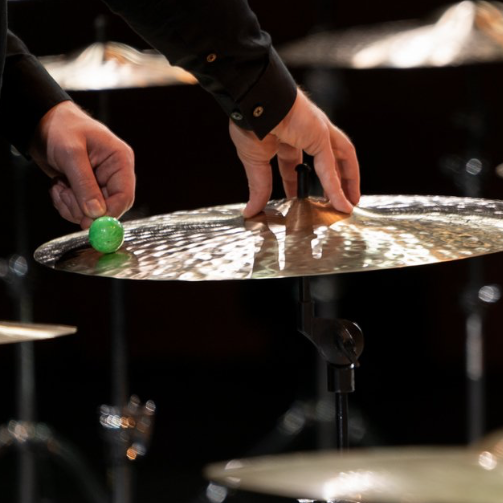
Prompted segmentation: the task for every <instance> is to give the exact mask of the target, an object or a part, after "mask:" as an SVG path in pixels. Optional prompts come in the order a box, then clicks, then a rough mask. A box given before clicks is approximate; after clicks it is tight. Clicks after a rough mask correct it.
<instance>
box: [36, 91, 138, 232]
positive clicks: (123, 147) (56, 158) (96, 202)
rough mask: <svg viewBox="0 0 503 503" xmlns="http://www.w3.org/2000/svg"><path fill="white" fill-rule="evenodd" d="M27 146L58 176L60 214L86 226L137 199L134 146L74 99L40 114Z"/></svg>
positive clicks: (56, 199) (55, 189)
mask: <svg viewBox="0 0 503 503" xmlns="http://www.w3.org/2000/svg"><path fill="white" fill-rule="evenodd" d="M29 152H30V155H31V156H32V157H33V159H34V160H35V162H36V163H37V164H38V165H39V166H40V168H42V170H43V171H44V172H45V173H46V174H47V175H49V176H50V177H51V178H54V184H53V186H52V188H51V191H50V194H51V198H52V201H53V203H54V206H55V207H56V209H57V210H58V211H59V213H60V215H61V216H62V217H63V218H65V219H66V220H69V221H70V222H74V223H77V224H80V226H81V227H82V228H83V229H86V228H88V227H89V226H90V225H91V223H92V221H93V219H95V218H98V217H101V216H103V215H110V216H113V217H116V218H118V217H120V216H121V215H122V214H123V213H124V212H126V211H127V210H128V209H129V208H131V206H132V205H133V201H134V190H135V175H134V154H133V151H132V149H131V148H130V147H129V146H128V145H127V144H126V143H124V142H123V141H122V140H120V139H119V138H117V136H115V135H114V134H113V133H112V132H111V131H110V130H109V129H108V128H107V127H105V126H104V125H103V124H101V123H100V122H98V121H96V120H94V119H92V118H91V117H89V115H87V114H86V113H85V112H84V111H82V110H81V109H80V108H79V107H78V106H77V105H75V104H74V103H73V102H71V101H64V102H62V103H59V104H58V105H56V106H54V107H53V108H51V109H50V110H49V111H48V112H47V113H46V114H45V115H44V116H43V117H42V119H41V120H40V123H39V125H38V127H37V131H36V133H35V137H34V139H33V141H32V143H31V145H30V149H29Z"/></svg>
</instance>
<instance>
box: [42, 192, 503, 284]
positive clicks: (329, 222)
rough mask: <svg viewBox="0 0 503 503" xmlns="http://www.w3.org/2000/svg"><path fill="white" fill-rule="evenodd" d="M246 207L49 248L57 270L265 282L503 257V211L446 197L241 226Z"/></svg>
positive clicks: (371, 201) (177, 216) (308, 212)
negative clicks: (107, 240) (97, 242)
mask: <svg viewBox="0 0 503 503" xmlns="http://www.w3.org/2000/svg"><path fill="white" fill-rule="evenodd" d="M243 208H244V204H235V205H226V206H215V207H211V208H201V209H199V210H193V211H184V212H176V213H172V214H167V215H160V216H155V217H149V218H145V219H139V220H131V221H128V222H125V223H124V231H125V238H124V244H123V246H122V247H121V248H120V249H119V250H118V251H117V252H116V253H113V254H110V255H101V254H100V253H98V252H96V251H95V250H93V249H92V248H91V247H90V246H89V243H88V240H87V232H86V231H81V232H78V233H75V234H70V235H68V236H64V237H61V238H58V239H55V240H53V241H50V242H48V243H46V244H44V245H42V246H41V247H39V248H38V249H37V250H36V252H35V259H36V260H37V261H38V262H40V263H41V264H44V265H46V266H49V267H52V268H54V269H58V270H63V271H69V272H75V273H80V274H87V275H94V276H107V277H114V278H123V279H143V280H185V281H204V280H230V279H265V278H283V277H296V276H312V275H322V274H334V273H347V272H360V271H370V270H378V269H390V268H398V267H408V266H416V265H422V264H432V263H437V262H445V261H451V260H458V259H463V258H469V257H475V256H478V255H485V254H488V253H495V252H499V251H502V250H503V202H501V201H495V200H486V199H473V198H458V197H448V196H402V195H393V196H364V197H362V199H361V201H360V203H359V205H358V206H357V207H356V208H355V210H354V211H353V213H352V214H351V215H348V214H343V213H339V212H337V211H335V210H334V209H333V208H332V207H331V206H330V205H329V204H328V203H327V202H326V201H325V200H324V199H322V198H316V197H310V198H307V199H295V198H294V199H282V200H276V201H271V202H269V203H268V205H267V207H266V208H265V210H264V212H262V213H260V214H259V215H257V216H255V217H253V218H250V219H243V217H242V216H241V211H242V209H243Z"/></svg>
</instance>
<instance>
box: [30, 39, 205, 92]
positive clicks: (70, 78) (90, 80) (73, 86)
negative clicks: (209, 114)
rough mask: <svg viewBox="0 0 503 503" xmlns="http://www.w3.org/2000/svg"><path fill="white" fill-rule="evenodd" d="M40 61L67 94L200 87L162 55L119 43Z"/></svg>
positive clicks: (44, 58)
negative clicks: (186, 86) (174, 86)
mask: <svg viewBox="0 0 503 503" xmlns="http://www.w3.org/2000/svg"><path fill="white" fill-rule="evenodd" d="M40 61H41V62H42V64H43V65H44V66H45V69H46V70H47V71H48V72H49V73H50V74H51V76H52V77H53V78H54V80H56V82H57V83H58V84H59V85H60V86H61V87H62V88H63V89H66V90H67V91H91V90H104V89H122V88H136V87H150V86H167V85H174V84H195V83H196V79H195V78H194V77H193V76H192V75H191V74H190V73H188V72H186V71H185V70H183V69H182V68H179V67H176V66H171V65H170V64H169V63H168V61H167V60H166V58H165V57H164V56H162V55H161V54H158V53H154V52H152V51H137V50H136V49H134V48H132V47H130V46H128V45H125V44H121V43H118V42H106V43H101V42H96V43H94V44H92V45H90V46H89V47H87V48H85V49H84V50H82V51H80V52H78V53H76V54H72V55H70V56H45V57H41V58H40Z"/></svg>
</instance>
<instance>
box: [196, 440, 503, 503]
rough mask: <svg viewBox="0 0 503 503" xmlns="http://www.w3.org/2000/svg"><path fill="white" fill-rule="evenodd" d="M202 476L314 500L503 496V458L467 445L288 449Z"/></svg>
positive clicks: (425, 501)
mask: <svg viewBox="0 0 503 503" xmlns="http://www.w3.org/2000/svg"><path fill="white" fill-rule="evenodd" d="M500 438H501V435H500ZM204 474H205V476H206V477H207V478H208V479H209V480H212V481H214V482H216V483H220V484H223V485H225V486H229V487H233V488H240V489H244V490H248V491H254V492H260V493H266V494H272V495H276V496H284V497H288V498H295V499H306V500H316V501H318V500H319V501H353V502H356V501H358V502H373V503H380V502H383V503H384V502H386V503H403V502H404V501H407V502H408V503H433V502H435V503H496V502H498V501H501V495H502V494H503V463H502V459H501V458H500V457H497V456H495V455H494V454H492V453H491V452H489V451H480V450H475V449H473V450H469V449H466V448H462V447H452V448H439V447H400V448H381V449H354V450H350V451H348V452H345V453H340V452H339V451H320V452H311V453H308V452H306V453H295V454H285V455H278V456H268V457H258V458H250V459H238V460H233V461H230V462H226V463H216V464H212V465H209V466H207V467H206V469H205V473H204Z"/></svg>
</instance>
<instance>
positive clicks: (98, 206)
mask: <svg viewBox="0 0 503 503" xmlns="http://www.w3.org/2000/svg"><path fill="white" fill-rule="evenodd" d="M85 207H86V214H87V216H89V217H91V218H98V217H101V216H103V215H104V214H105V212H106V208H105V206H104V205H103V204H102V203H101V202H100V201H98V199H91V200H90V201H87V203H85Z"/></svg>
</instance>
